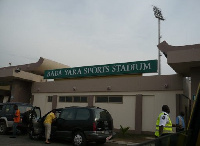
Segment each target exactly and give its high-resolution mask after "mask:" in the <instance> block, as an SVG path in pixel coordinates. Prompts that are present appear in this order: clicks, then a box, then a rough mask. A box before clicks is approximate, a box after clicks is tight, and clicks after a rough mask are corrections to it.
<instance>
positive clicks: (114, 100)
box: [109, 96, 122, 103]
mask: <svg viewBox="0 0 200 146" xmlns="http://www.w3.org/2000/svg"><path fill="white" fill-rule="evenodd" d="M109 102H118V103H119V102H122V97H119V96H113V97H112V96H111V97H109Z"/></svg>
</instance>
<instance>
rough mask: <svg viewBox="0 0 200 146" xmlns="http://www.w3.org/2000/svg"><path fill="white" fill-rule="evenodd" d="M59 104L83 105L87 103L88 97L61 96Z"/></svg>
mask: <svg viewBox="0 0 200 146" xmlns="http://www.w3.org/2000/svg"><path fill="white" fill-rule="evenodd" d="M59 102H83V103H87V96H60V97H59Z"/></svg>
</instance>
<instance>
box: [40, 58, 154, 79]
mask: <svg viewBox="0 0 200 146" xmlns="http://www.w3.org/2000/svg"><path fill="white" fill-rule="evenodd" d="M155 72H157V60H148V61H137V62H127V63H116V64H106V65H95V66H83V67H74V68H63V69H55V70H46V71H45V73H44V78H45V79H56V78H57V79H58V78H77V77H91V76H110V75H124V74H141V73H155Z"/></svg>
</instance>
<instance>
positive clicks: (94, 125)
mask: <svg viewBox="0 0 200 146" xmlns="http://www.w3.org/2000/svg"><path fill="white" fill-rule="evenodd" d="M96 130H97V127H96V123H95V122H93V131H96Z"/></svg>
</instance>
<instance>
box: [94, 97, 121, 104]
mask: <svg viewBox="0 0 200 146" xmlns="http://www.w3.org/2000/svg"><path fill="white" fill-rule="evenodd" d="M95 102H96V103H123V98H122V96H96V99H95Z"/></svg>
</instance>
